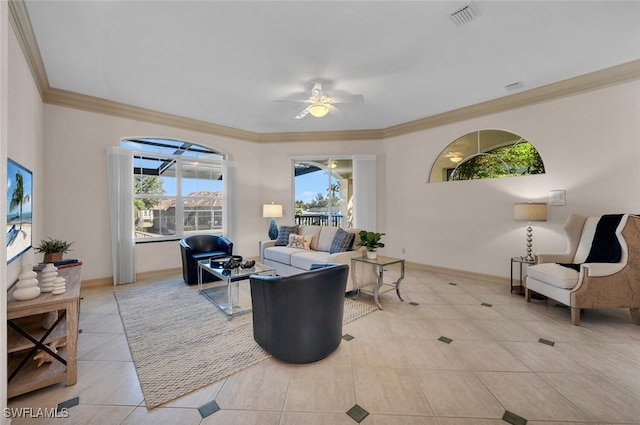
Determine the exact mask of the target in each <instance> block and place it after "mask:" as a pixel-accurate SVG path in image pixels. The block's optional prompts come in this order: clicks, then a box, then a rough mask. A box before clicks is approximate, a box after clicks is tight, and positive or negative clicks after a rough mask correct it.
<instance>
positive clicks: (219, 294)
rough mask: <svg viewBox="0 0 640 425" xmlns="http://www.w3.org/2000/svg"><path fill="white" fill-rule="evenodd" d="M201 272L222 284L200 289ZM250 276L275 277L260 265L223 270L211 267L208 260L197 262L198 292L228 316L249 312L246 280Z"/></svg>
mask: <svg viewBox="0 0 640 425" xmlns="http://www.w3.org/2000/svg"><path fill="white" fill-rule="evenodd" d="M203 271H207V272H209V273H211V274H212V275H214V276H216V277H217V278H219V279H220V280H221V281H222V282H214V284H216V283H217V285H215V286H212V287H209V288H205V289H202V272H203ZM252 274H266V275H275V269H274V268H272V267H269V266H265V265H264V264H260V263H256V264H255V265H254V266H253V267H251V268H248V269H243V268H241V267H239V268H237V269H223V268H220V267H211V262H210V261H209V260H200V261H198V292H199V293H201V294H202V295H204V296H205V297H207V298H208V299H209V300H210V301H211V302H212V303H214V304H215V305H216V306H218V307H219V308H220V310H222V311H224V312H225V313H226V314H228V315H229V316H233V315H235V314H239V313H242V312H244V311H249V310H251V292H250V288H249V282H248V279H249V276H251V275H252ZM242 281H244V282H242Z"/></svg>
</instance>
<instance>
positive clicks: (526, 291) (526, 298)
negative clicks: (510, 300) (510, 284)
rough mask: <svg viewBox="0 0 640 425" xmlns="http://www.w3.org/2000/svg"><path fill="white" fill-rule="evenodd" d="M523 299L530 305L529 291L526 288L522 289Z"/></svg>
mask: <svg viewBox="0 0 640 425" xmlns="http://www.w3.org/2000/svg"><path fill="white" fill-rule="evenodd" d="M524 299H525V300H526V301H527V302H528V303H530V302H531V291H530V290H528V289H527V288H524Z"/></svg>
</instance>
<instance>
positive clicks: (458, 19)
mask: <svg viewBox="0 0 640 425" xmlns="http://www.w3.org/2000/svg"><path fill="white" fill-rule="evenodd" d="M476 16H478V15H477V14H476V12H475V10H473V8H472V7H471V5H470V4H469V5H467V6H465V7H463V8H462V9H458V10H456V11H455V12H453V13H452V14H451V20H452V21H453V22H454V23H455V24H456V25H457V26H459V27H460V26H462V25H464V24H466V23H467V22H469V21H471V20H473V19H474V18H475V17H476Z"/></svg>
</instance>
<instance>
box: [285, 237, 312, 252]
mask: <svg viewBox="0 0 640 425" xmlns="http://www.w3.org/2000/svg"><path fill="white" fill-rule="evenodd" d="M312 238H313V235H304V236H303V235H294V234H291V235H289V245H287V246H289V247H291V248H302V249H310V248H309V246H310V245H311V239H312Z"/></svg>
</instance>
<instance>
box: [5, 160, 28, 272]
mask: <svg viewBox="0 0 640 425" xmlns="http://www.w3.org/2000/svg"><path fill="white" fill-rule="evenodd" d="M32 205H33V175H32V173H31V171H29V170H28V169H27V168H25V167H23V166H22V165H20V164H18V163H17V162H15V161H13V160H11V159H8V160H7V264H9V263H11V262H12V261H13V260H15V259H16V258H18V257H19V256H20V255H21V254H23V253H24V252H26V251H27V250H28V249H29V248H31V243H32V241H31V227H32V226H31V224H32V211H33V209H32Z"/></svg>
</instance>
